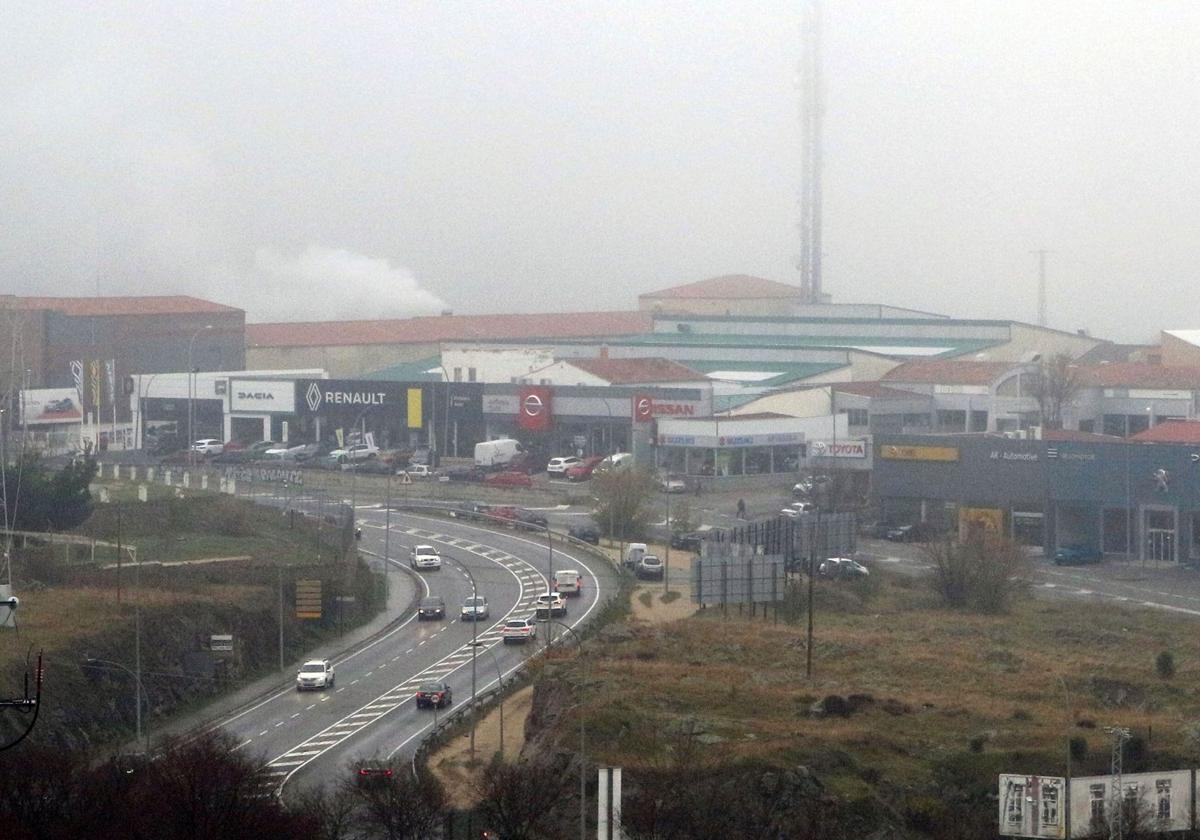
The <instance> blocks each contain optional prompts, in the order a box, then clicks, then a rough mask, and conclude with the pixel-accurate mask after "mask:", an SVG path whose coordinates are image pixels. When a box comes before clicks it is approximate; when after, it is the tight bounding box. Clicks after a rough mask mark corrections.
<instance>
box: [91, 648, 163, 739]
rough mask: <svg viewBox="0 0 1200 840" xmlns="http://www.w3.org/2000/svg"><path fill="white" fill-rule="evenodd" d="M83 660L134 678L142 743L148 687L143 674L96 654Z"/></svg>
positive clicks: (135, 700)
mask: <svg viewBox="0 0 1200 840" xmlns="http://www.w3.org/2000/svg"><path fill="white" fill-rule="evenodd" d="M83 661H84V664H85V665H88V666H90V667H93V668H96V667H101V666H104V667H109V668H118V669H120V670H122V671H124V672H125V673H126V674H128V675H129V676H130V677H132V678H133V685H134V692H133V693H134V707H135V708H136V710H137V712H136V718H135V719H136V726H137V741H138V742H139V743H141V741H142V698H143V697H145V696H146V689H145V687H144V686H143V685H142V677H141V674H140V673H134V672H133V671H131V670H129V669H128V668H127V667H125V666H124V665H122V664H121V663H120V662H113V661H112V660H111V659H98V658H96V657H94V656H85V657H84V660H83ZM139 670H140V669H139ZM146 701H147V704H148V703H149V698H146ZM146 736H147V737H146V743H145V744H144V745H143V749H145V751H146V752H150V738H149V733H146Z"/></svg>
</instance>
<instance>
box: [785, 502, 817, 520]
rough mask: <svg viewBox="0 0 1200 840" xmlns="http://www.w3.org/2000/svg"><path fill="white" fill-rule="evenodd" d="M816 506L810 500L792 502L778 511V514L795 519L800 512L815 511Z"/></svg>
mask: <svg viewBox="0 0 1200 840" xmlns="http://www.w3.org/2000/svg"><path fill="white" fill-rule="evenodd" d="M816 512H817V506H816V505H814V504H813V503H812V502H792V503H791V504H790V505H788V506H787V507H785V508H784V509H783V510H781V511H779V515H780V516H786V517H788V518H789V519H796V518H798V517H799V516H800V514H802V513H816Z"/></svg>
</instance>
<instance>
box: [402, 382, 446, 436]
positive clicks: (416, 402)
mask: <svg viewBox="0 0 1200 840" xmlns="http://www.w3.org/2000/svg"><path fill="white" fill-rule="evenodd" d="M446 387H447V388H448V387H450V386H449V385H447V386H446ZM422 393H423V392H422V391H421V389H420V388H409V389H408V428H410V429H419V428H421V415H422V405H421V394H422Z"/></svg>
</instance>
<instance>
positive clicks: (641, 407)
mask: <svg viewBox="0 0 1200 840" xmlns="http://www.w3.org/2000/svg"><path fill="white" fill-rule="evenodd" d="M653 416H654V400H653V399H651V398H650V397H648V396H646V395H645V394H634V395H633V422H634V423H645V422H647V421H648V420H650V418H652V417H653Z"/></svg>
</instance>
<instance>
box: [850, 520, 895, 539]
mask: <svg viewBox="0 0 1200 840" xmlns="http://www.w3.org/2000/svg"><path fill="white" fill-rule="evenodd" d="M890 530H892V526H891V525H888V524H887V523H886V522H868V523H866V524H864V525H860V526H859V529H858V532H859V533H860V534H862V535H863V536H864V537H870V538H871V539H873V540H882V539H886V538H887V535H888V531H890Z"/></svg>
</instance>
